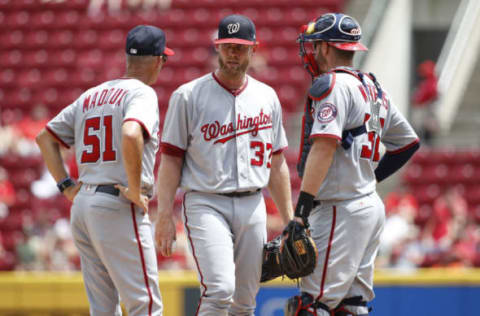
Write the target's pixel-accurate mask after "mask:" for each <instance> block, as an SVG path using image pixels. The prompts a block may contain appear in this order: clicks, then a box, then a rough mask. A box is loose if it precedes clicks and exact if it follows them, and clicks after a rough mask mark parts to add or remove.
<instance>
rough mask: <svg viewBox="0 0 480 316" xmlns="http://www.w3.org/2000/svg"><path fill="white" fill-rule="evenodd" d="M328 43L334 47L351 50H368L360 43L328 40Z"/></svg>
mask: <svg viewBox="0 0 480 316" xmlns="http://www.w3.org/2000/svg"><path fill="white" fill-rule="evenodd" d="M328 44H330V45H332V46H333V47H336V48H338V49H341V50H351V51H357V50H368V48H367V47H366V46H365V45H363V44H362V43H359V42H358V43H345V42H343V43H335V42H328Z"/></svg>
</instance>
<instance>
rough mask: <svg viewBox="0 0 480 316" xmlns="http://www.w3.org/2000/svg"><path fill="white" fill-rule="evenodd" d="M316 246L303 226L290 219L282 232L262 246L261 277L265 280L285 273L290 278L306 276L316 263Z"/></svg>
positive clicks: (261, 280) (262, 280)
mask: <svg viewBox="0 0 480 316" xmlns="http://www.w3.org/2000/svg"><path fill="white" fill-rule="evenodd" d="M317 257H318V252H317V247H316V246H315V243H314V242H313V239H312V238H311V237H310V233H309V231H308V230H307V229H305V226H303V225H302V224H300V223H298V222H296V221H290V223H288V225H287V227H285V230H284V231H283V234H282V235H280V236H278V237H276V238H275V239H273V240H271V241H270V242H268V243H266V244H265V245H264V247H263V263H262V277H261V279H260V282H266V281H269V280H272V279H275V278H277V277H279V276H283V275H287V276H288V277H289V278H290V279H297V278H300V277H304V276H307V275H309V274H311V273H312V272H313V270H314V269H315V266H316V264H317Z"/></svg>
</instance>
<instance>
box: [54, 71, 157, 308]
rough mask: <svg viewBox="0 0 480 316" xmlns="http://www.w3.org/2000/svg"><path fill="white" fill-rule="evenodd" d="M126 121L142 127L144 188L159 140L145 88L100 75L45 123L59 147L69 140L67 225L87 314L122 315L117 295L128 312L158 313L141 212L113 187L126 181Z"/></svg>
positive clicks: (149, 184)
mask: <svg viewBox="0 0 480 316" xmlns="http://www.w3.org/2000/svg"><path fill="white" fill-rule="evenodd" d="M129 120H133V121H136V122H138V123H139V124H140V125H141V126H142V127H143V131H144V134H145V135H144V136H145V143H144V151H143V157H142V174H141V181H142V187H143V188H145V189H147V190H151V189H152V188H153V182H154V177H153V167H154V164H155V154H156V152H157V149H158V144H159V110H158V101H157V96H156V94H155V91H154V90H153V89H152V88H151V87H149V86H147V85H145V84H144V83H142V82H141V81H139V80H136V79H117V80H112V81H107V82H105V83H102V84H100V85H99V86H96V87H94V88H91V89H89V90H88V91H86V92H85V93H83V94H82V95H81V96H80V97H79V98H78V99H77V100H76V101H74V102H73V103H72V104H71V105H69V106H67V107H66V108H65V109H63V110H62V111H61V112H60V113H59V114H58V115H57V116H56V117H55V118H53V119H52V120H51V121H50V122H49V123H48V124H47V127H46V129H47V130H48V131H49V132H50V133H51V134H52V135H53V136H54V137H55V138H57V139H58V140H59V141H60V143H62V144H63V145H64V146H66V147H69V146H70V145H74V146H75V155H76V161H77V165H78V169H79V179H78V180H79V181H81V182H83V185H82V187H81V189H80V191H79V192H78V194H77V195H76V197H75V199H74V201H73V205H72V209H71V224H72V234H73V237H74V241H75V245H76V246H77V249H78V250H79V253H80V259H81V263H82V274H83V278H84V281H85V287H86V290H87V295H88V298H89V301H90V313H91V315H121V309H120V304H119V296H120V297H121V299H122V301H123V302H124V304H125V307H126V309H127V310H128V313H129V315H149V316H150V315H157V316H161V315H162V309H163V307H162V301H161V296H160V291H159V288H158V268H157V260H156V252H155V246H154V242H153V233H152V227H151V223H150V220H149V217H148V214H143V211H141V210H139V209H138V207H136V206H135V205H134V204H133V203H131V202H130V201H129V200H127V199H126V198H125V197H123V196H122V195H119V193H118V191H117V192H115V190H114V188H113V187H112V185H113V184H122V185H125V186H126V185H128V183H127V175H126V172H125V168H124V165H123V158H122V147H121V141H122V124H123V123H124V122H126V121H129ZM108 185H110V186H108ZM105 188H107V189H105ZM100 189H103V190H100Z"/></svg>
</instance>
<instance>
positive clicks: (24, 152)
mask: <svg viewBox="0 0 480 316" xmlns="http://www.w3.org/2000/svg"><path fill="white" fill-rule="evenodd" d="M48 120H49V112H48V109H47V108H46V107H45V106H44V105H43V104H39V105H36V106H35V107H34V108H33V109H32V110H31V112H30V115H26V116H24V117H23V118H22V119H21V120H20V121H18V122H15V123H13V124H12V128H13V131H14V133H15V137H16V140H15V143H14V144H13V146H14V148H15V151H16V152H17V153H18V154H20V155H21V156H31V155H35V154H39V153H40V150H39V149H38V146H37V144H36V143H35V137H36V136H37V135H38V133H39V132H40V130H41V129H42V128H44V127H45V125H46V124H47V122H48Z"/></svg>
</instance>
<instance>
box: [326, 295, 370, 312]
mask: <svg viewBox="0 0 480 316" xmlns="http://www.w3.org/2000/svg"><path fill="white" fill-rule="evenodd" d="M371 310H372V308H371V307H370V308H369V307H367V302H366V301H363V300H362V297H361V296H354V297H349V298H346V299H344V300H342V301H341V302H340V304H338V306H337V307H336V308H335V309H334V310H333V315H334V316H368V314H369V312H370V311H371Z"/></svg>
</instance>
